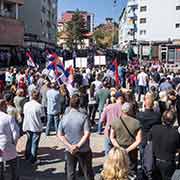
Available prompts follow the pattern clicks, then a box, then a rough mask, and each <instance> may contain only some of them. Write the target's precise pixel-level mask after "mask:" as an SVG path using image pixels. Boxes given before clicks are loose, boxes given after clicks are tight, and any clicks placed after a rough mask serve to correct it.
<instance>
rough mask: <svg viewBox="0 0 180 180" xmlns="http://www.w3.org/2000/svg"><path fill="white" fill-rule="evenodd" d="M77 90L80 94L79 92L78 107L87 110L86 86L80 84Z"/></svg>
mask: <svg viewBox="0 0 180 180" xmlns="http://www.w3.org/2000/svg"><path fill="white" fill-rule="evenodd" d="M79 92H80V94H79V95H80V108H82V109H84V110H85V111H87V109H88V102H89V96H88V93H87V90H86V87H85V86H80V88H79Z"/></svg>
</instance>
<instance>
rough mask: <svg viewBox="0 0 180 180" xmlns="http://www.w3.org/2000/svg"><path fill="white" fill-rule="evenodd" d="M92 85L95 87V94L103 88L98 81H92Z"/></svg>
mask: <svg viewBox="0 0 180 180" xmlns="http://www.w3.org/2000/svg"><path fill="white" fill-rule="evenodd" d="M92 84H94V85H95V92H98V91H99V90H100V89H101V88H102V86H103V84H102V82H101V81H98V80H96V81H93V82H92Z"/></svg>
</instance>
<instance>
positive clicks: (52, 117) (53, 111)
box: [46, 82, 61, 136]
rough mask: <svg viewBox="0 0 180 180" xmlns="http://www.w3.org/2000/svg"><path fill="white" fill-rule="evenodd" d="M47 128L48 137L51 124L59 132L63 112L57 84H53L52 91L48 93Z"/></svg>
mask: <svg viewBox="0 0 180 180" xmlns="http://www.w3.org/2000/svg"><path fill="white" fill-rule="evenodd" d="M46 96H47V126H46V136H48V135H49V133H50V128H51V124H52V123H54V127H55V131H56V132H57V128H58V123H59V115H60V111H61V107H60V104H61V95H60V93H59V91H58V88H57V84H56V82H52V83H51V85H50V89H49V90H48V91H47V94H46Z"/></svg>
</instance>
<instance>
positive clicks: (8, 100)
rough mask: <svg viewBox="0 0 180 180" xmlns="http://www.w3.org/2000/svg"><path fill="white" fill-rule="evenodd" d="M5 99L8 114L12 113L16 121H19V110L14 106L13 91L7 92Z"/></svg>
mask: <svg viewBox="0 0 180 180" xmlns="http://www.w3.org/2000/svg"><path fill="white" fill-rule="evenodd" d="M4 99H5V100H6V105H7V110H6V112H7V114H8V115H10V116H11V117H12V118H13V119H14V120H16V122H18V112H17V109H16V108H15V107H14V103H13V100H14V97H13V94H12V93H7V94H5V96H4Z"/></svg>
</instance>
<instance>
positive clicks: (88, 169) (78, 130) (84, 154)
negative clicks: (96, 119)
mask: <svg viewBox="0 0 180 180" xmlns="http://www.w3.org/2000/svg"><path fill="white" fill-rule="evenodd" d="M79 105H80V97H79V95H77V94H75V95H73V96H72V97H71V99H70V108H71V109H70V111H69V112H68V113H66V114H65V115H64V116H63V118H62V120H61V121H60V124H59V128H58V137H59V139H60V140H61V141H62V142H63V144H64V145H65V146H66V163H67V179H68V180H75V176H76V165H77V162H79V164H80V166H81V168H82V172H83V174H84V177H85V180H94V173H93V170H92V152H91V148H90V144H89V139H90V125H89V120H88V116H87V115H86V114H84V113H81V112H80V111H79Z"/></svg>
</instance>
